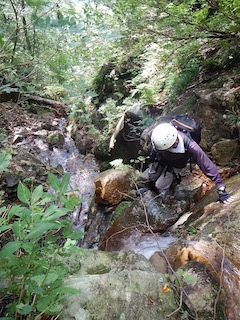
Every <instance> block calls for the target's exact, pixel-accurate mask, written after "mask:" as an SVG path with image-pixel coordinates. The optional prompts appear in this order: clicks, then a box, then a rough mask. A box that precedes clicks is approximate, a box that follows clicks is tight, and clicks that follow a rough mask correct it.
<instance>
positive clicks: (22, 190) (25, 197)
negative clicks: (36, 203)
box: [17, 182, 31, 204]
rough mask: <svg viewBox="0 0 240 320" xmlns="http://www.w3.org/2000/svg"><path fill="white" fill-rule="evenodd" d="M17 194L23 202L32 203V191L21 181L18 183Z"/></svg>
mask: <svg viewBox="0 0 240 320" xmlns="http://www.w3.org/2000/svg"><path fill="white" fill-rule="evenodd" d="M17 196H18V199H19V200H20V201H22V202H23V203H26V204H29V203H30V199H31V192H30V191H29V190H28V188H27V187H26V186H25V185H24V184H23V183H22V182H19V184H18V188H17Z"/></svg>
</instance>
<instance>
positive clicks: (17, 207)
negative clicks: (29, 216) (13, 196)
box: [8, 205, 26, 220]
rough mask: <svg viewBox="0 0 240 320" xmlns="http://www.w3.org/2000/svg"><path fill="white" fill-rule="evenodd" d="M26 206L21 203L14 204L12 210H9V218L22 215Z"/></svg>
mask: <svg viewBox="0 0 240 320" xmlns="http://www.w3.org/2000/svg"><path fill="white" fill-rule="evenodd" d="M25 209H26V208H24V207H22V206H20V205H14V206H12V207H11V208H10V210H9V211H8V219H9V220H11V219H12V217H13V216H14V215H15V216H17V217H21V215H22V213H23V210H25Z"/></svg>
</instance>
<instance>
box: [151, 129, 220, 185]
mask: <svg viewBox="0 0 240 320" xmlns="http://www.w3.org/2000/svg"><path fill="white" fill-rule="evenodd" d="M179 134H180V135H181V136H182V137H183V141H184V145H185V153H172V152H169V151H155V152H154V151H153V153H152V155H151V156H150V161H152V162H155V161H158V162H160V163H161V165H165V166H168V167H170V168H185V167H186V165H187V162H188V161H189V159H190V158H191V159H192V161H193V162H195V163H196V164H197V165H198V166H199V168H200V169H201V171H202V172H203V173H204V174H205V175H206V176H207V177H208V178H210V179H211V180H212V181H213V182H214V183H215V184H216V186H217V188H220V187H222V186H223V185H224V184H223V180H222V178H221V176H220V174H219V172H218V169H217V167H216V165H215V164H214V163H213V162H212V161H211V160H210V159H209V157H208V156H207V155H206V153H205V152H204V151H203V150H202V148H201V147H200V146H199V145H198V144H197V143H196V142H195V141H194V140H192V139H190V138H189V137H188V136H186V134H184V133H183V132H180V131H179ZM154 153H155V155H154Z"/></svg>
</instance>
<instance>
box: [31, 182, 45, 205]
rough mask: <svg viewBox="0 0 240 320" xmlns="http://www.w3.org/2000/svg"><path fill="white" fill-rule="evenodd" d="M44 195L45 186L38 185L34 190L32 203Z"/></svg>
mask: <svg viewBox="0 0 240 320" xmlns="http://www.w3.org/2000/svg"><path fill="white" fill-rule="evenodd" d="M42 195H43V186H41V185H40V186H38V187H36V188H35V189H34V190H33V193H32V198H31V204H35V203H36V202H37V201H38V200H39V199H40V198H41V197H42Z"/></svg>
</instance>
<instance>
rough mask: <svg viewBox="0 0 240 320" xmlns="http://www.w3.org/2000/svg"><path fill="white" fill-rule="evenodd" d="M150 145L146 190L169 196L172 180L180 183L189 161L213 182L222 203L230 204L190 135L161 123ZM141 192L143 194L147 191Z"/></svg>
mask: <svg viewBox="0 0 240 320" xmlns="http://www.w3.org/2000/svg"><path fill="white" fill-rule="evenodd" d="M151 143H152V150H151V154H150V165H149V167H148V169H146V170H145V171H144V173H143V177H145V178H147V180H148V182H149V188H150V189H152V190H153V189H155V190H157V192H158V194H159V195H160V196H161V197H162V198H164V197H166V196H167V195H169V188H170V186H171V185H172V183H173V181H174V180H175V181H177V182H178V183H180V179H181V176H180V172H181V170H182V169H183V168H185V167H186V165H187V162H188V160H189V159H192V160H193V161H194V162H195V163H196V164H197V165H198V166H199V168H200V169H201V171H202V172H203V173H204V174H205V175H206V176H207V177H209V178H210V179H211V180H212V181H213V182H214V183H215V185H216V187H217V190H218V195H219V201H220V202H221V203H229V202H231V201H232V200H233V199H234V198H233V197H232V196H230V195H229V194H228V192H227V191H226V188H225V185H224V183H223V179H222V178H221V176H220V174H219V172H218V170H217V167H216V166H215V164H214V163H213V162H212V161H211V160H210V159H209V157H208V156H207V155H206V153H205V152H204V151H203V150H202V148H201V147H200V146H199V145H198V143H197V142H195V141H194V140H193V139H192V138H191V137H190V136H189V135H187V134H186V133H184V132H181V131H179V130H177V129H176V128H175V127H174V126H173V125H171V124H170V123H162V124H159V125H158V126H156V127H155V128H154V130H153V132H152V135H151ZM143 189H145V190H144V191H146V188H143ZM144 191H143V192H144Z"/></svg>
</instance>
